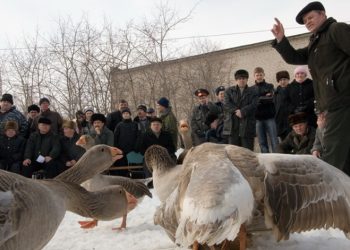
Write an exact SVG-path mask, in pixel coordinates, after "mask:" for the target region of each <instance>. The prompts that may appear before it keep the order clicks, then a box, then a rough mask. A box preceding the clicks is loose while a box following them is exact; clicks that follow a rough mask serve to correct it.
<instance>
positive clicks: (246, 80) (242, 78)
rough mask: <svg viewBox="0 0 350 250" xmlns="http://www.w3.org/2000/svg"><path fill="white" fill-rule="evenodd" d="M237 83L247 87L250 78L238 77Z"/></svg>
mask: <svg viewBox="0 0 350 250" xmlns="http://www.w3.org/2000/svg"><path fill="white" fill-rule="evenodd" d="M236 83H237V85H238V87H239V88H245V86H247V83H248V78H245V77H238V78H237V79H236Z"/></svg>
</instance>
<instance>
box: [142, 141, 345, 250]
mask: <svg viewBox="0 0 350 250" xmlns="http://www.w3.org/2000/svg"><path fill="white" fill-rule="evenodd" d="M167 157H168V156H167V151H166V150H165V149H163V148H161V147H159V146H152V147H151V148H149V149H148V150H147V151H146V154H145V160H146V162H147V165H148V166H151V167H153V168H158V169H162V174H163V175H166V172H167V171H168V169H172V167H173V166H171V164H170V165H169V162H168V161H166V160H164V159H166V158H167ZM170 171H171V170H170ZM153 174H155V172H153ZM154 178H155V176H154ZM154 186H155V189H157V185H154ZM255 201H257V202H261V203H263V204H264V206H265V221H266V225H267V226H268V227H270V228H272V231H273V234H274V235H275V237H276V239H277V240H278V241H279V240H287V239H288V238H289V234H290V233H293V232H303V231H307V230H311V229H320V228H326V229H327V228H330V227H333V228H339V229H340V230H342V231H344V233H345V234H346V236H347V237H349V236H350V178H349V177H348V176H346V175H345V174H344V173H343V172H341V171H340V170H338V169H336V168H334V167H332V166H330V165H329V164H327V163H325V162H323V161H322V160H319V159H317V158H316V157H313V156H311V155H310V156H307V155H282V154H257V153H253V152H251V151H250V150H247V149H244V148H240V147H237V146H233V145H220V144H212V143H204V144H202V145H199V146H197V147H195V148H193V149H192V150H191V151H190V152H189V153H188V155H187V156H186V158H185V161H184V163H183V172H182V173H181V175H180V182H179V185H178V186H177V188H176V189H175V190H174V192H173V193H172V194H171V195H170V196H169V197H168V199H167V200H166V201H165V202H164V203H162V204H161V206H160V207H159V208H158V209H157V211H156V214H155V218H154V219H155V223H156V224H159V225H161V226H162V227H163V228H164V229H165V230H166V232H167V233H168V235H169V236H170V238H171V239H172V240H173V241H174V242H176V243H177V244H180V245H182V246H186V247H188V246H191V245H193V248H194V249H196V247H198V245H197V244H198V243H199V244H204V245H208V246H211V247H213V248H214V247H215V246H216V245H217V244H220V243H221V242H224V241H225V240H226V239H227V240H233V239H235V238H236V236H237V234H238V232H239V230H240V227H241V225H242V224H244V223H247V222H248V220H249V218H250V217H251V213H252V211H253V206H254V202H255ZM244 248H245V244H244V242H241V248H240V249H244Z"/></svg>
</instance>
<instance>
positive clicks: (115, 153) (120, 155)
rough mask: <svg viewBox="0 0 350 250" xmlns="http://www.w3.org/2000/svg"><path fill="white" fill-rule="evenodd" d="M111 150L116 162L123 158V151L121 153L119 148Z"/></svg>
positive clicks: (111, 148)
mask: <svg viewBox="0 0 350 250" xmlns="http://www.w3.org/2000/svg"><path fill="white" fill-rule="evenodd" d="M109 149H110V150H111V155H112V157H113V159H114V160H115V161H116V160H119V159H121V158H123V151H121V150H120V149H119V148H116V147H110V148H109Z"/></svg>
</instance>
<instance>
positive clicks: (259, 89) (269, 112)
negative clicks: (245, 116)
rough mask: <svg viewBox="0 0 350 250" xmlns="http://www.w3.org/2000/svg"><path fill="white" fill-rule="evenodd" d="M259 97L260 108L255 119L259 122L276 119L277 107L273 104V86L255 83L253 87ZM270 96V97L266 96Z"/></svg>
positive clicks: (258, 107) (257, 109) (265, 83)
mask: <svg viewBox="0 0 350 250" xmlns="http://www.w3.org/2000/svg"><path fill="white" fill-rule="evenodd" d="M252 88H253V89H254V91H255V92H256V93H257V95H258V98H259V100H258V106H257V108H256V112H255V118H256V119H257V120H259V121H262V120H267V119H271V118H274V117H275V105H274V103H273V92H274V87H273V84H271V83H267V82H265V80H264V81H262V82H260V83H255V85H254V86H252ZM266 94H270V96H266Z"/></svg>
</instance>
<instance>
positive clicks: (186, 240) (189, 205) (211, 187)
mask: <svg viewBox="0 0 350 250" xmlns="http://www.w3.org/2000/svg"><path fill="white" fill-rule="evenodd" d="M215 149H216V145H215V144H210V143H206V144H203V145H200V146H197V147H195V148H194V149H193V150H192V151H191V153H190V154H189V155H187V156H186V159H185V162H184V172H183V176H181V181H180V183H179V186H178V192H179V193H180V195H179V203H180V208H181V209H182V211H181V216H180V221H179V226H178V229H177V232H176V242H177V243H179V244H181V245H183V246H190V245H191V244H193V242H194V241H195V240H197V241H198V242H199V243H200V244H207V245H209V246H211V245H214V244H219V243H221V242H222V241H223V240H225V239H229V240H233V239H234V238H235V237H236V235H237V233H238V231H239V228H240V226H241V224H242V223H244V222H245V221H246V220H248V218H249V217H250V216H251V213H252V210H253V206H254V198H253V194H252V190H251V188H250V186H249V184H248V182H247V181H246V180H245V178H244V177H243V176H242V174H241V173H240V171H239V170H238V169H236V168H235V167H234V166H233V164H232V162H231V161H230V160H229V159H228V157H227V155H226V152H225V151H223V150H221V151H217V150H215Z"/></svg>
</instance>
